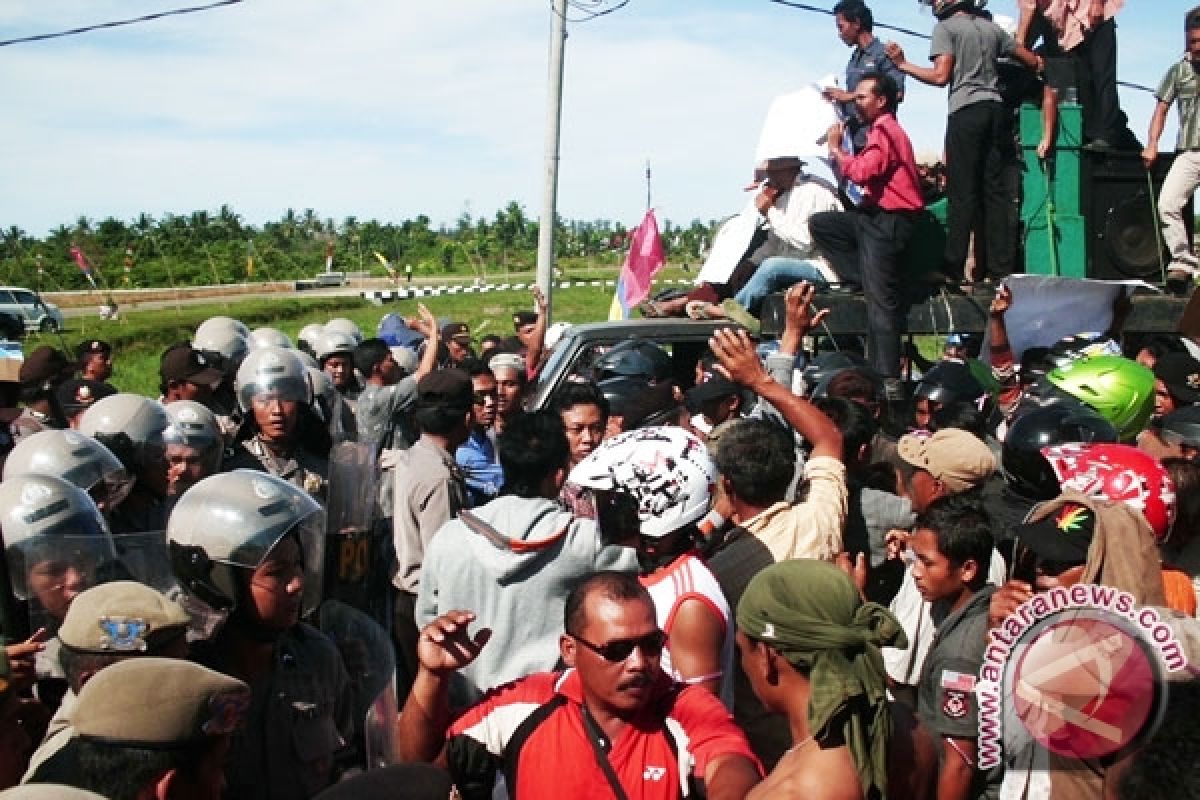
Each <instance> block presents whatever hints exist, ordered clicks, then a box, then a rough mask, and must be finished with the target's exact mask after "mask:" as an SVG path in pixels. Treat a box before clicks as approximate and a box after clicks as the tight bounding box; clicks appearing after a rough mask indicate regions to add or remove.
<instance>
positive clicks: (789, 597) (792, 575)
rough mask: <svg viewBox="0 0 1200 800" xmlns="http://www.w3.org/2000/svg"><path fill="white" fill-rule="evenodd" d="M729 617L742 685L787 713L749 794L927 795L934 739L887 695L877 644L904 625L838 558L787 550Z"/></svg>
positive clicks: (775, 798) (910, 798)
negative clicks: (782, 736) (775, 754)
mask: <svg viewBox="0 0 1200 800" xmlns="http://www.w3.org/2000/svg"><path fill="white" fill-rule="evenodd" d="M737 625H738V633H737V642H738V650H739V651H740V653H741V663H742V668H743V670H744V671H745V673H746V675H747V676H749V679H750V685H751V686H752V687H753V689H754V692H755V694H756V695H757V696H758V697H759V698H760V699H761V700H762V702H763V705H764V706H766V707H767V708H768V709H770V710H771V711H773V712H776V713H779V714H783V715H785V716H786V717H787V724H788V727H789V728H790V731H791V737H792V742H793V746H792V748H791V749H790V750H789V751H788V752H787V754H786V755H784V757H783V758H782V759H781V760H780V762H779V764H778V765H777V766H776V767H775V769H774V770H773V771H772V772H771V774H770V775H768V776H767V779H766V780H765V781H763V782H762V783H761V784H759V785H758V786H757V787H755V789H754V790H753V791H752V792H751V793H750V795H749V797H750V798H769V799H770V800H790V799H791V798H796V800H807V798H811V797H821V798H831V797H833V798H863V797H873V798H878V797H888V798H892V800H923V798H926V797H928V796H929V790H930V788H931V787H932V785H933V776H934V775H935V774H936V770H937V752H936V750H935V749H934V742H933V741H932V739H931V738H930V736H929V734H928V732H927V731H926V730H924V729H923V728H922V727H921V726H920V725H919V724H918V723H917V720H916V718H915V716H914V715H913V713H912V711H911V709H908V708H906V707H905V706H904V705H902V704H900V703H897V702H894V701H889V699H888V696H887V673H886V672H884V669H883V658H882V657H881V656H880V654H879V649H880V647H883V646H885V645H889V644H892V643H893V642H895V641H897V640H899V641H903V639H904V632H903V631H902V630H901V629H900V623H899V622H898V621H897V620H896V619H895V618H894V617H893V616H892V615H891V614H889V613H888V611H887V610H886V609H885V608H883V607H882V606H879V605H876V604H874V603H867V602H864V601H863V600H862V599H861V598H860V596H859V594H858V590H857V588H856V587H855V585H854V583H853V581H851V579H850V578H849V576H847V575H846V574H845V573H844V572H842V570H840V569H839V568H838V567H836V566H834V565H832V564H827V563H823V562H820V561H813V560H810V559H794V560H791V561H784V562H781V563H779V564H774V565H772V566H770V567H767V568H766V569H765V570H763V571H762V572H760V573H758V575H756V576H755V577H754V579H753V580H752V581H750V585H749V586H748V587H747V588H746V592H745V594H743V595H742V599H741V601H740V602H739V603H738V608H737Z"/></svg>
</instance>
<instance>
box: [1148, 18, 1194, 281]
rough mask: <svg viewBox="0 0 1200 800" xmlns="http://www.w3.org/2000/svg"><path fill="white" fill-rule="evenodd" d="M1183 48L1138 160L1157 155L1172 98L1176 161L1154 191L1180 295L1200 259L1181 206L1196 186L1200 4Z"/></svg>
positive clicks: (1188, 21) (1162, 86)
mask: <svg viewBox="0 0 1200 800" xmlns="http://www.w3.org/2000/svg"><path fill="white" fill-rule="evenodd" d="M1184 36H1185V41H1186V46H1187V50H1186V52H1185V55H1184V57H1183V58H1182V59H1180V60H1179V61H1177V62H1175V63H1174V64H1173V65H1171V68H1170V69H1168V70H1167V74H1166V75H1164V76H1163V79H1162V81H1161V82H1160V83H1159V84H1158V90H1157V91H1156V92H1155V93H1154V96H1155V97H1156V98H1157V99H1158V102H1157V103H1156V104H1155V106H1154V116H1153V117H1151V119H1150V133H1149V134H1148V135H1147V137H1146V149H1145V150H1143V151H1142V161H1143V162H1144V163H1145V165H1146V169H1150V168H1151V167H1153V166H1154V162H1155V161H1157V160H1158V140H1159V139H1160V138H1162V132H1163V128H1164V127H1165V126H1166V123H1167V112H1168V111H1170V109H1171V104H1172V103H1175V104H1176V107H1177V108H1178V110H1179V134H1178V136H1177V138H1176V140H1175V151H1176V152H1175V160H1174V161H1172V162H1171V169H1170V171H1168V172H1167V177H1166V180H1164V181H1163V185H1162V190H1161V191H1160V192H1159V195H1158V214H1159V217H1160V218H1161V219H1162V229H1163V239H1164V240H1165V241H1166V245H1167V250H1169V251H1170V253H1171V264H1170V266H1169V268H1168V271H1167V286H1168V288H1169V289H1171V290H1172V291H1173V292H1175V293H1177V294H1182V293H1184V292H1186V291H1187V289H1188V287H1189V286H1191V285H1192V283H1194V282H1195V279H1196V273H1197V272H1200V261H1198V260H1197V258H1196V254H1195V253H1194V252H1193V251H1192V244H1191V241H1190V240H1189V237H1188V230H1187V226H1186V225H1185V224H1184V217H1183V207H1184V206H1185V205H1187V203H1188V201H1189V200H1191V199H1192V195H1193V194H1194V193H1195V191H1196V187H1198V186H1200V6H1197V7H1196V8H1193V9H1192V10H1191V11H1189V12H1188V13H1187V16H1186V17H1185V18H1184Z"/></svg>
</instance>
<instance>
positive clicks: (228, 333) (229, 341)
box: [192, 326, 250, 364]
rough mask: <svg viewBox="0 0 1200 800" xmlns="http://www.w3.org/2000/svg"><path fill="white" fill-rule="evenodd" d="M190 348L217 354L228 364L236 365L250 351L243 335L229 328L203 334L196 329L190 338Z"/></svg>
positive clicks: (212, 330)
mask: <svg viewBox="0 0 1200 800" xmlns="http://www.w3.org/2000/svg"><path fill="white" fill-rule="evenodd" d="M201 327H203V326H201ZM192 348H193V349H196V350H200V351H202V352H206V353H217V354H219V355H220V356H221V357H222V358H223V359H225V360H226V361H228V362H229V363H231V364H237V363H238V362H240V361H241V360H242V359H243V358H245V357H246V353H248V352H249V351H250V344H249V342H247V341H246V337H245V336H244V335H242V334H241V333H238V331H237V329H236V328H234V327H232V326H230V327H227V328H224V329H215V328H214V329H210V330H207V331H204V332H203V333H201V331H200V330H199V329H197V330H196V335H195V336H193V337H192Z"/></svg>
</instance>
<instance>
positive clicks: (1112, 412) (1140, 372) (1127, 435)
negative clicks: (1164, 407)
mask: <svg viewBox="0 0 1200 800" xmlns="http://www.w3.org/2000/svg"><path fill="white" fill-rule="evenodd" d="M1042 382H1044V384H1043V386H1042V387H1041V390H1040V391H1035V393H1036V394H1039V395H1040V396H1041V398H1042V399H1043V400H1047V401H1051V402H1052V401H1053V399H1054V394H1055V393H1056V392H1063V393H1065V394H1067V395H1069V396H1071V397H1073V398H1075V399H1076V400H1079V401H1080V402H1082V403H1084V404H1085V405H1087V406H1089V407H1091V408H1092V409H1094V410H1095V411H1096V413H1098V414H1099V415H1100V416H1102V417H1104V418H1105V419H1106V420H1108V421H1109V422H1111V423H1112V425H1113V427H1114V428H1116V429H1117V435H1118V436H1119V437H1120V440H1121V441H1122V442H1131V441H1133V440H1134V439H1135V438H1136V437H1137V435H1138V434H1139V433H1141V431H1142V429H1143V428H1145V427H1146V422H1147V421H1148V420H1149V419H1150V415H1151V414H1152V413H1153V412H1154V373H1153V372H1151V371H1150V370H1149V369H1147V368H1146V367H1143V366H1142V365H1141V364H1139V363H1137V362H1136V361H1132V360H1130V359H1128V358H1122V357H1121V356H1107V355H1106V356H1094V357H1092V358H1085V359H1083V360H1081V361H1074V362H1072V363H1070V364H1067V365H1065V366H1061V367H1057V368H1055V369H1052V370H1050V371H1049V372H1047V373H1046V375H1045V377H1043V378H1042V379H1041V380H1040V381H1039V383H1042Z"/></svg>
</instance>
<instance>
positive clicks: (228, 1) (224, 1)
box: [0, 0, 628, 47]
mask: <svg viewBox="0 0 1200 800" xmlns="http://www.w3.org/2000/svg"><path fill="white" fill-rule="evenodd" d="M626 1H627V2H628V0H626ZM240 2H242V0H217V2H214V3H209V4H208V5H203V6H189V7H188V8H176V9H172V10H170V11H159V12H157V13H154V14H146V15H145V16H142V17H133V18H131V19H119V20H114V21H112V22H100V23H97V24H95V25H84V26H83V27H81V28H72V29H71V30H68V31H57V32H55V33H39V34H35V35H33V36H22V37H20V38H19V39H4V40H0V47H7V46H8V45H10V44H25V43H26V42H44V41H46V40H47V39H61V38H63V37H64V36H78V35H79V34H81V33H90V32H91V31H98V30H103V29H105V28H120V27H122V26H124V25H136V24H138V23H140V22H150V21H151V20H156V19H162V18H163V17H177V16H181V15H183V14H194V13H196V12H197V11H208V10H209V9H213V8H218V7H220V6H231V5H234V4H235V3H240Z"/></svg>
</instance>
